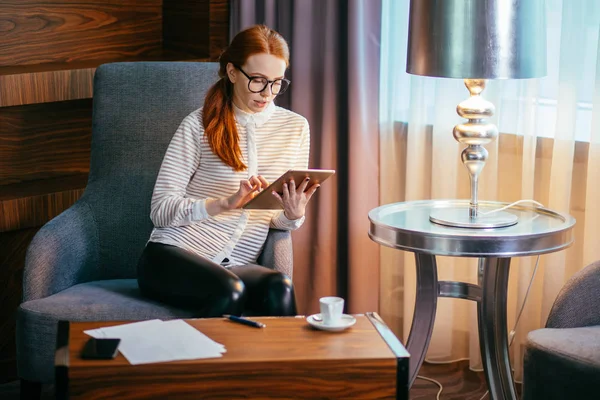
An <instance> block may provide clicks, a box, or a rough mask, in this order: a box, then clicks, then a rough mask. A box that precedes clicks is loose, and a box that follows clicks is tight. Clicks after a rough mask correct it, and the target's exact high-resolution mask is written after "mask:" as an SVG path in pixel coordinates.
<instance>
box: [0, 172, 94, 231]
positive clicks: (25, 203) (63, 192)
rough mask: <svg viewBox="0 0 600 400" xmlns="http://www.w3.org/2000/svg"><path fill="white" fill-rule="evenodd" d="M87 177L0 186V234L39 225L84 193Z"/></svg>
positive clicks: (69, 177) (84, 175) (61, 178)
mask: <svg viewBox="0 0 600 400" xmlns="http://www.w3.org/2000/svg"><path fill="white" fill-rule="evenodd" d="M86 184H87V174H77V175H71V176H65V177H60V178H56V179H44V180H41V181H32V182H27V183H25V184H18V185H5V186H0V232H7V231H13V230H18V229H25V228H31V227H36V226H42V225H44V224H45V223H46V222H48V221H50V220H51V219H52V218H54V217H56V216H57V215H58V214H60V213H61V212H63V211H64V210H66V209H67V208H69V207H70V206H71V205H72V204H74V203H75V201H77V199H79V198H80V197H81V195H82V194H83V190H84V188H85V186H86Z"/></svg>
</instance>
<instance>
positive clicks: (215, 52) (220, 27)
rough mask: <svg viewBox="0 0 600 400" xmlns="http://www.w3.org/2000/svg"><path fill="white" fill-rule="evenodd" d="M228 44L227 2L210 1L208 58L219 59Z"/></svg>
mask: <svg viewBox="0 0 600 400" xmlns="http://www.w3.org/2000/svg"><path fill="white" fill-rule="evenodd" d="M228 44H229V1H228V0H210V58H211V59H213V60H214V61H217V60H218V59H219V56H220V55H221V52H222V51H223V50H225V47H227V45H228Z"/></svg>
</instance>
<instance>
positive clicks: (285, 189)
mask: <svg viewBox="0 0 600 400" xmlns="http://www.w3.org/2000/svg"><path fill="white" fill-rule="evenodd" d="M290 191H291V189H288V184H287V183H284V184H283V201H284V202H286V203H287V202H288V200H289V199H290Z"/></svg>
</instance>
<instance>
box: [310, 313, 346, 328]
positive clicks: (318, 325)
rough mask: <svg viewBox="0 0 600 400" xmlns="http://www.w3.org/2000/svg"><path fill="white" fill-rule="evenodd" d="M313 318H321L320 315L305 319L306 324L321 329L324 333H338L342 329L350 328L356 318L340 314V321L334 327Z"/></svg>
mask: <svg viewBox="0 0 600 400" xmlns="http://www.w3.org/2000/svg"><path fill="white" fill-rule="evenodd" d="M315 317H319V318H320V317H321V314H313V315H311V316H310V317H307V318H306V322H308V323H309V324H310V325H312V326H314V327H315V328H317V329H321V330H324V331H331V332H338V331H343V330H344V329H347V328H350V327H351V326H352V325H354V324H355V323H356V318H354V317H353V316H352V315H348V314H342V319H341V321H340V322H339V323H338V324H336V325H326V324H325V323H323V321H317V320H315Z"/></svg>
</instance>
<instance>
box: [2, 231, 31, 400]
mask: <svg viewBox="0 0 600 400" xmlns="http://www.w3.org/2000/svg"><path fill="white" fill-rule="evenodd" d="M37 231H38V228H34V229H24V230H20V231H15V232H5V233H0V304H1V305H2V307H0V382H8V381H11V380H13V379H15V378H16V376H17V374H16V371H17V367H16V363H15V356H16V355H15V312H16V310H17V307H18V305H19V303H20V302H21V296H22V293H23V265H24V264H25V251H26V250H27V246H28V245H29V243H30V242H31V239H33V236H34V235H35V233H36V232H37ZM0 397H1V396H0Z"/></svg>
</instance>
